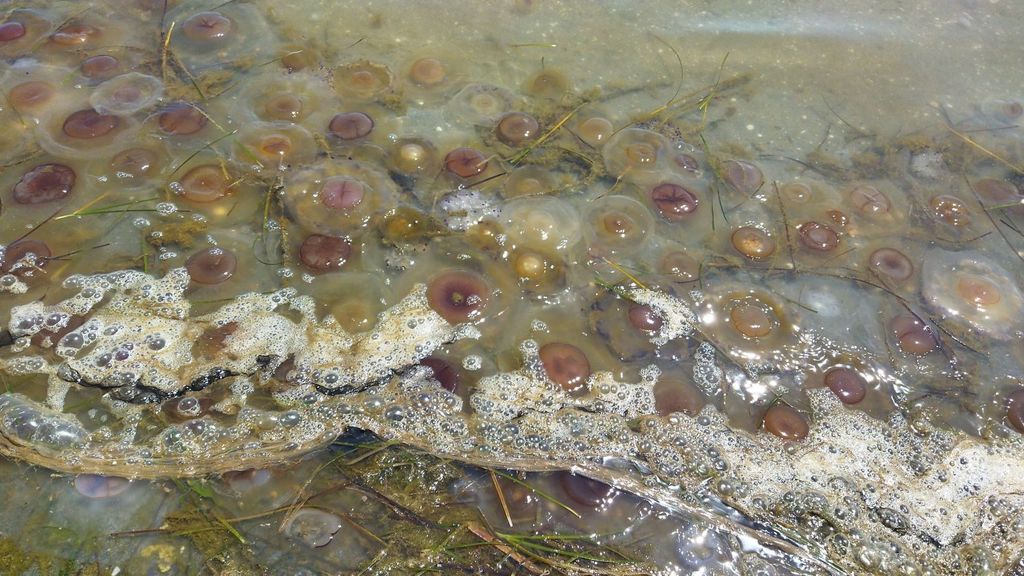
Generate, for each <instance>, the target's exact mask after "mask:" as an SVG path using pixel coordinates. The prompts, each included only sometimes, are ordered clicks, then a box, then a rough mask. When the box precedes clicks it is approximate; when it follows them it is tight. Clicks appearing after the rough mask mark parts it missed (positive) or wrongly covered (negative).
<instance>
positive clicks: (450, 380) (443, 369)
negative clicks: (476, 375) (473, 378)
mask: <svg viewBox="0 0 1024 576" xmlns="http://www.w3.org/2000/svg"><path fill="white" fill-rule="evenodd" d="M420 366H426V367H427V368H430V372H431V374H432V375H433V376H434V379H435V380H437V382H438V383H439V384H441V387H442V388H444V389H445V390H447V391H449V392H455V389H456V388H458V387H459V372H458V371H457V370H456V369H455V367H454V366H452V365H451V364H450V363H448V361H447V360H442V359H441V358H437V357H435V356H427V357H426V358H424V359H423V360H420Z"/></svg>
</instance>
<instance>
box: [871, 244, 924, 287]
mask: <svg viewBox="0 0 1024 576" xmlns="http://www.w3.org/2000/svg"><path fill="white" fill-rule="evenodd" d="M868 269H869V270H871V271H872V272H874V273H875V274H878V275H879V276H883V277H885V278H889V279H891V280H895V281H897V282H903V281H904V280H907V279H908V278H910V277H911V276H913V275H914V264H913V263H911V261H910V259H909V258H907V257H906V256H905V255H904V254H903V253H902V252H900V251H899V250H896V249H895V248H879V249H878V250H875V251H874V252H872V253H871V255H870V256H868Z"/></svg>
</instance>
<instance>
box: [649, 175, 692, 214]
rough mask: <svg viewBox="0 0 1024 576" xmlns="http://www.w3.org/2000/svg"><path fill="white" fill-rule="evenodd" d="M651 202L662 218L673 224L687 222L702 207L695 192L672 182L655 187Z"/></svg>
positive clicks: (652, 191)
mask: <svg viewBox="0 0 1024 576" xmlns="http://www.w3.org/2000/svg"><path fill="white" fill-rule="evenodd" d="M651 202H653V203H654V207H655V208H657V209H658V213H659V214H661V215H662V217H664V218H665V219H666V220H671V221H673V222H678V221H681V220H685V219H686V218H687V217H688V216H690V215H691V214H693V213H694V212H696V211H697V207H698V206H699V205H700V201H699V199H698V198H697V194H696V193H694V192H693V190H691V189H689V188H686V187H684V186H681V185H679V184H673V183H671V182H664V183H662V184H658V185H657V186H655V187H654V188H653V189H652V190H651Z"/></svg>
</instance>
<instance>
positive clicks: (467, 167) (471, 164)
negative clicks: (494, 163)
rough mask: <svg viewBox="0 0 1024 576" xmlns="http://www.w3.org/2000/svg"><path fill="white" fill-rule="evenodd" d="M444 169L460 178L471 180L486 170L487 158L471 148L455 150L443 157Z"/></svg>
mask: <svg viewBox="0 0 1024 576" xmlns="http://www.w3.org/2000/svg"><path fill="white" fill-rule="evenodd" d="M444 167H445V169H446V170H448V171H449V172H451V173H452V174H455V175H456V176H458V177H460V178H472V177H473V176H476V175H477V174H480V173H481V172H483V171H484V170H486V169H487V157H486V156H484V155H483V153H482V152H480V151H478V150H474V149H473V148H456V149H455V150H452V151H451V152H449V153H448V154H447V155H446V156H445V157H444Z"/></svg>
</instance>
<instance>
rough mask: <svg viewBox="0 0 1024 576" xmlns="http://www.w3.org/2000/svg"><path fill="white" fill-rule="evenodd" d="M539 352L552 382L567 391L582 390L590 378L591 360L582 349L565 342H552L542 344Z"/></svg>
mask: <svg viewBox="0 0 1024 576" xmlns="http://www.w3.org/2000/svg"><path fill="white" fill-rule="evenodd" d="M539 354H540V362H541V364H542V365H543V366H544V372H546V373H547V375H548V378H549V379H551V381H552V382H554V383H555V384H558V385H559V386H561V387H562V388H563V389H564V390H565V391H566V392H570V393H573V392H579V391H582V389H583V386H584V385H585V384H586V383H587V379H588V378H590V361H589V360H588V359H587V355H586V354H584V353H583V351H582V350H580V349H579V348H577V347H575V346H573V345H572V344H567V343H565V342H551V343H548V344H545V345H543V346H541V347H540V352H539Z"/></svg>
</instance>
